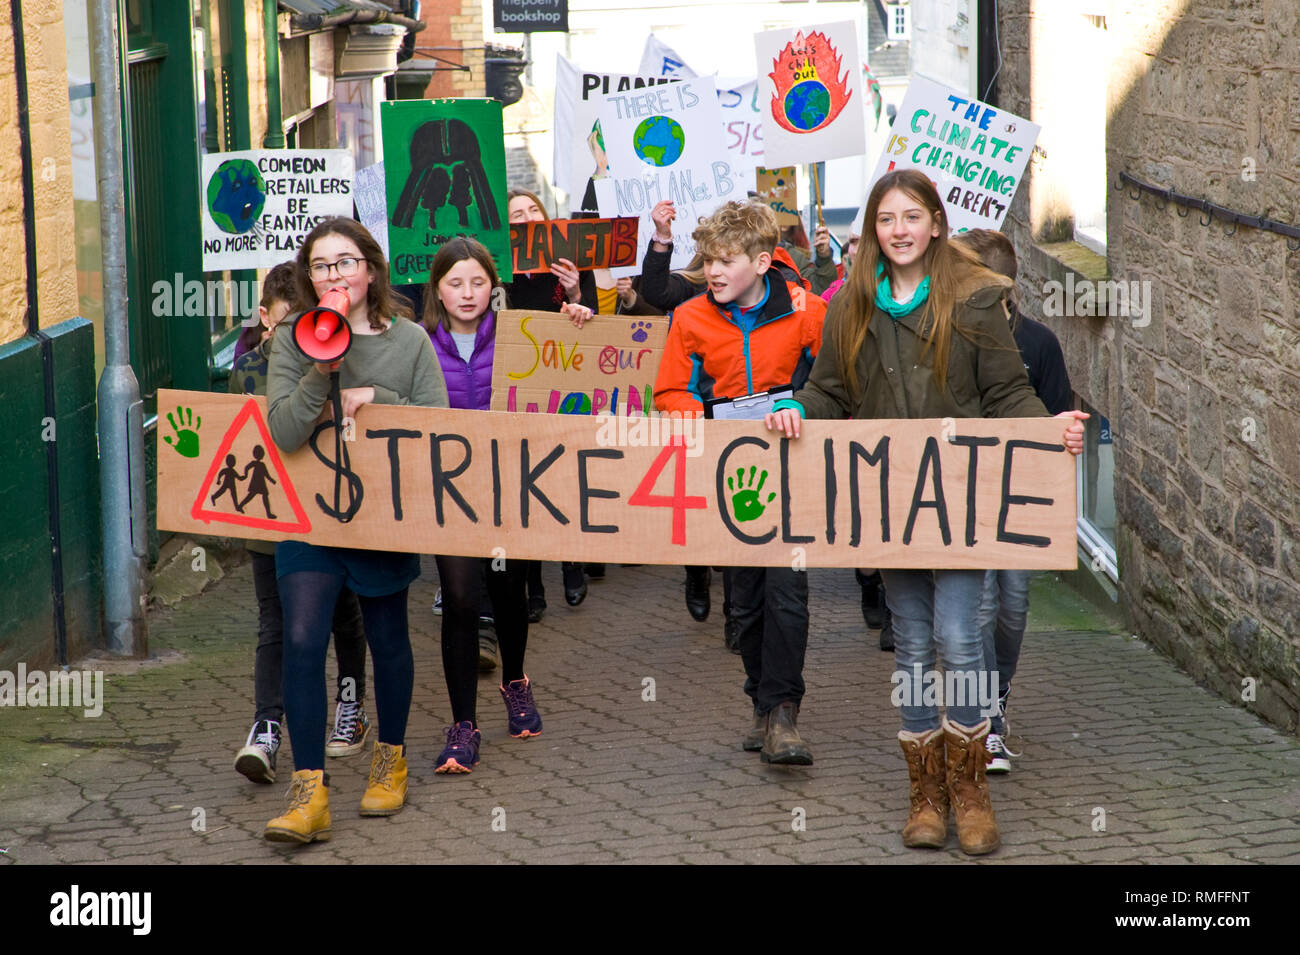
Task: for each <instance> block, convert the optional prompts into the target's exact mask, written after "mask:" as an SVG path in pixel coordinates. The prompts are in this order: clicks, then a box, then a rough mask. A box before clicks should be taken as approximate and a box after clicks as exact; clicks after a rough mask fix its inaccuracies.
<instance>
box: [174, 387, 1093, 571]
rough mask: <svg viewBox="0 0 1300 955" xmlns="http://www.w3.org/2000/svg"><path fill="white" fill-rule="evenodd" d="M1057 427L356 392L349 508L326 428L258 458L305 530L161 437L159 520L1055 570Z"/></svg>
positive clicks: (436, 546) (434, 545)
mask: <svg viewBox="0 0 1300 955" xmlns="http://www.w3.org/2000/svg"><path fill="white" fill-rule="evenodd" d="M158 400H159V402H160V404H161V405H162V406H165V407H172V406H184V407H187V408H190V409H192V411H193V413H194V415H195V416H196V417H201V418H202V420H203V428H204V430H205V431H206V429H208V428H209V427H210V428H212V429H213V432H215V433H219V434H224V433H226V432H227V431H228V430H229V429H230V427H231V425H232V423H233V422H234V420H235V418H236V417H237V416H238V415H240V414H241V413H245V409H246V408H247V407H248V405H249V404H250V403H252V404H255V405H257V407H258V410H259V411H260V412H261V413H262V414H263V415H265V401H264V399H262V398H255V397H248V396H239V395H221V394H213V393H208V392H178V391H167V390H164V391H161V392H159V395H158ZM250 414H251V413H250ZM1061 431H1062V425H1061V423H1060V422H1059V421H1057V420H1055V419H1052V418H1033V419H1004V420H996V419H982V418H972V419H962V420H960V421H958V422H957V433H956V434H953V433H952V428H951V423H950V422H948V423H945V422H944V421H940V420H918V421H885V420H882V421H805V422H804V425H803V436H802V437H801V438H799V439H798V440H794V441H791V440H787V439H783V438H780V437H778V436H777V435H775V434H773V433H771V432H769V431H766V430H765V429H764V428H763V425H762V423H761V422H753V421H703V420H701V419H695V418H690V419H683V418H681V417H675V416H664V417H661V418H647V417H626V416H623V415H601V416H591V415H523V414H508V413H504V412H484V411H452V410H447V409H433V408H413V407H406V406H391V405H376V404H369V405H365V406H363V407H362V408H361V409H360V410H359V411H358V412H357V415H356V422H355V432H354V433H355V440H354V441H353V442H351V443H350V459H351V470H350V471H349V474H348V479H349V481H355V482H356V484H357V486H358V487H359V488H360V489H361V493H360V494H359V498H360V505H359V507H358V508H357V510H356V512H355V515H354V516H353V517H352V519H351V520H350V521H349V522H347V523H340V522H339V521H338V520H336V519H334V518H332V517H330V516H329V514H328V512H327V511H326V510H325V504H326V502H327V501H328V499H329V498H330V497H331V494H332V490H331V489H332V487H333V483H334V480H335V477H336V475H335V471H334V470H333V469H332V468H331V467H329V466H327V465H326V464H324V463H322V462H323V461H327V460H330V459H331V454H330V452H332V450H333V436H332V429H330V428H328V427H326V428H324V429H322V430H320V431H319V432H318V433H317V436H316V439H315V440H316V441H317V442H318V443H319V445H320V450H321V454H320V455H318V454H317V453H315V452H313V450H312V447H311V442H308V444H307V445H306V446H304V447H302V448H299V449H297V450H295V451H292V452H289V453H281V457H282V465H283V470H282V472H277V474H279V475H282V476H283V477H284V478H286V483H288V484H290V485H291V486H292V487H293V488H294V489H295V491H296V493H297V496H298V498H299V499H300V500H301V501H302V502H303V507H304V508H305V510H306V513H307V518H308V520H309V523H310V529H309V530H303V531H297V532H294V531H289V532H286V531H283V530H269V529H263V528H259V527H249V526H247V525H246V524H244V523H242V522H241V521H240V520H238V518H240V517H242V516H243V515H241V514H239V512H238V511H237V510H236V507H235V505H234V503H233V501H234V499H235V496H236V494H237V495H238V496H239V498H240V499H241V500H242V499H244V498H245V497H246V496H247V495H248V493H249V491H250V490H252V491H256V490H257V489H256V488H250V487H249V486H248V485H249V483H250V481H249V479H245V478H243V477H242V476H240V475H235V476H234V477H233V478H232V479H231V481H232V484H233V487H232V490H233V492H234V493H227V494H224V495H219V496H216V497H215V500H213V497H214V495H216V489H215V488H214V487H213V485H212V482H213V480H214V479H213V478H212V477H211V476H210V475H211V474H212V465H213V463H214V456H213V454H212V453H211V452H208V453H207V454H200V455H199V456H198V457H193V458H191V457H184V456H182V455H181V454H179V453H177V451H176V450H175V449H174V448H173V447H171V446H169V445H167V444H164V443H162V442H161V441H159V445H158V449H157V451H158V510H157V513H158V526H159V528H160V529H163V530H171V531H181V532H187V533H200V534H211V533H214V532H216V533H219V532H223V531H231V530H237V532H238V533H239V535H240V536H243V537H254V538H258V539H261V540H278V539H291V540H305V541H308V542H311V543H316V544H322V545H330V546H340V547H359V548H366V549H370V550H392V549H393V548H394V547H395V546H398V547H401V548H402V549H404V550H411V551H416V552H420V553H434V554H461V555H473V556H480V557H482V556H489V555H491V554H493V553H494V551H496V549H497V548H504V549H505V554H506V556H507V558H508V559H510V560H515V559H520V560H559V559H564V560H578V561H612V562H615V563H618V562H636V563H664V564H686V563H689V564H716V565H722V566H737V565H748V566H766V567H775V566H791V565H792V564H796V565H802V566H807V567H823V566H825V567H912V568H934V567H953V568H965V569H972V570H975V569H984V568H988V567H992V568H1008V567H1016V568H1027V569H1057V570H1060V569H1069V568H1073V567H1074V566H1075V565H1076V563H1077V546H1078V545H1077V543H1076V539H1075V492H1074V481H1075V469H1074V459H1073V458H1072V457H1071V456H1070V455H1069V453H1068V452H1066V451H1065V449H1064V446H1063V445H1062V444H1061ZM949 438H951V439H952V440H949ZM978 439H992V440H991V441H990V442H986V443H982V442H981V441H979V440H978ZM239 453H240V454H242V453H244V452H242V451H241V452H239ZM248 454H250V455H251V454H252V449H251V448H250V449H249V451H248ZM216 463H217V464H218V465H219V466H218V468H217V471H218V472H219V471H220V470H221V468H220V463H221V462H216ZM236 463H237V464H240V463H243V462H242V459H240V458H239V457H238V455H237V462H236ZM254 477H255V475H254ZM972 477H973V481H972ZM267 486H268V487H272V485H269V484H268V485H267ZM275 486H278V485H275ZM259 496H260V495H257V494H255V495H254V499H253V501H251V502H249V503H248V504H246V505H245V507H246V508H257V507H260V506H261V503H262V502H261V501H259V500H257V497H259ZM204 497H206V498H207V500H208V501H209V505H210V506H209V507H208V508H207V511H206V513H205V514H203V515H202V516H201V517H196V516H195V514H194V509H193V505H194V502H195V501H196V500H200V499H202V498H204ZM269 503H270V506H271V509H272V512H273V513H277V514H278V513H279V512H277V511H275V506H276V505H275V501H274V500H271V501H270V502H269ZM497 553H499V551H497Z"/></svg>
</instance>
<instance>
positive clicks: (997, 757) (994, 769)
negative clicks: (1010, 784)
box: [984, 733, 1011, 773]
mask: <svg viewBox="0 0 1300 955" xmlns="http://www.w3.org/2000/svg"><path fill="white" fill-rule="evenodd" d="M984 748H985V749H987V750H988V751H989V763H988V766H986V767H985V768H984V772H986V773H1009V772H1011V753H1010V751H1009V750H1008V749H1007V746H1006V743H1004V742H1003V741H1002V737H1001V736H999V735H998V734H997V733H989V735H988V737H987V738H986V739H985V740H984Z"/></svg>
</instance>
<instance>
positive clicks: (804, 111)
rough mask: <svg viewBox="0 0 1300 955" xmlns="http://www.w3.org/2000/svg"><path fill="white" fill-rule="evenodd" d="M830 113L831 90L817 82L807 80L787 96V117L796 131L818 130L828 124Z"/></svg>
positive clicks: (791, 90) (793, 88) (792, 89)
mask: <svg viewBox="0 0 1300 955" xmlns="http://www.w3.org/2000/svg"><path fill="white" fill-rule="evenodd" d="M830 111H831V94H830V90H828V89H826V87H825V86H823V85H822V84H821V83H818V82H817V81H816V80H805V81H804V82H802V83H799V84H797V85H795V86H793V87H791V89H790V92H788V93H786V94H785V115H786V118H787V119H788V120H789V121H790V124H791V125H792V126H794V127H795V128H796V129H800V130H803V131H804V132H807V131H808V130H810V129H816V128H817V127H818V126H820V125H821V124H822V123H824V122H826V117H827V116H828V115H829V114H830Z"/></svg>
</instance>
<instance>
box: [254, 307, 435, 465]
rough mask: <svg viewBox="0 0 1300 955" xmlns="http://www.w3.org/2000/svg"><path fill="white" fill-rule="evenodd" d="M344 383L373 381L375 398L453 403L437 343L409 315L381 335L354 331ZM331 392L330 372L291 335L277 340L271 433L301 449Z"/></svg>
mask: <svg viewBox="0 0 1300 955" xmlns="http://www.w3.org/2000/svg"><path fill="white" fill-rule="evenodd" d="M286 331H288V329H286ZM276 337H277V339H278V338H279V337H280V336H278V335H277V336H276ZM339 386H340V387H341V388H364V387H366V386H372V387H374V389H375V404H381V405H419V406H421V407H425V408H446V407H447V406H448V405H447V385H446V382H444V381H443V378H442V369H441V368H440V367H439V366H438V358H437V355H436V354H435V353H434V350H433V343H432V342H431V341H429V335H428V333H427V332H425V331H424V329H423V328H421V327H420V326H419V325H416V324H414V323H413V322H410V321H408V320H407V319H405V318H395V319H393V323H392V325H390V326H389V327H388V328H387V329H386V330H385V331H383V332H380V333H379V334H378V335H353V336H352V347H351V348H350V349H349V350H348V353H347V355H345V356H344V358H343V363H342V364H341V365H340V366H339ZM329 397H330V380H329V376H328V375H323V374H321V373H320V371H318V370H317V368H316V365H315V363H314V362H313V361H312V360H311V359H310V358H308V357H306V356H305V355H303V353H302V352H301V351H299V350H298V349H297V348H296V347H295V346H294V345H293V342H292V341H291V339H290V336H289V335H287V334H286V335H285V336H284V341H278V340H277V341H276V343H275V347H274V348H273V349H272V350H271V370H270V374H269V376H268V380H267V391H266V404H267V408H268V411H269V415H268V417H269V421H268V422H267V423H268V424H269V425H270V426H271V437H272V438H274V439H275V443H276V444H277V445H278V446H279V447H280V449H281V450H282V451H296V450H298V448H300V447H302V445H303V444H305V443H306V441H307V439H308V438H309V437H311V433H312V431H313V430H315V427H316V422H317V421H318V420H319V418H320V415H321V412H322V411H324V410H325V407H326V406H327V405H328V404H329Z"/></svg>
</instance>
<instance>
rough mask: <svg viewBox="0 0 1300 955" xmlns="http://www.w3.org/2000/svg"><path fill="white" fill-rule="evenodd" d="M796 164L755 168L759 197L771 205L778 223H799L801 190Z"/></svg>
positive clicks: (784, 224)
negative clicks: (797, 178) (798, 183)
mask: <svg viewBox="0 0 1300 955" xmlns="http://www.w3.org/2000/svg"><path fill="white" fill-rule="evenodd" d="M795 168H796V167H794V166H786V167H785V168H783V169H764V168H763V167H762V166H759V167H758V169H756V170H755V176H756V183H757V186H758V189H757V191H758V198H759V199H761V200H762V201H763V202H766V203H767V204H768V205H769V206H771V208H772V211H773V212H775V213H776V221H777V224H778V225H782V226H787V225H798V224H799V191H798V188H797V183H796V179H795Z"/></svg>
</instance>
